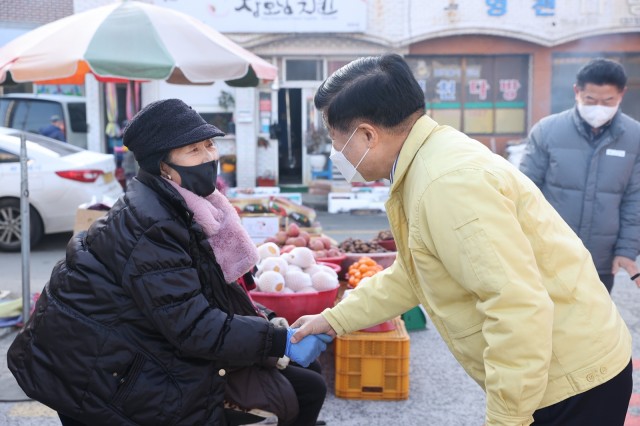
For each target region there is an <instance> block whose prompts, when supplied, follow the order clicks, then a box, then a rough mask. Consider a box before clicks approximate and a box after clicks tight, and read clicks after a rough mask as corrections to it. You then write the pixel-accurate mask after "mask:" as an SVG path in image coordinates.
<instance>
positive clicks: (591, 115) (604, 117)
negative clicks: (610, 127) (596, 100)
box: [578, 102, 618, 129]
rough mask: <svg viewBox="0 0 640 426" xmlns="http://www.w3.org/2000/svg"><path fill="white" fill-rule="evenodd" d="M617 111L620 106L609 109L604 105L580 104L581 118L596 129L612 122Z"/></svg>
mask: <svg viewBox="0 0 640 426" xmlns="http://www.w3.org/2000/svg"><path fill="white" fill-rule="evenodd" d="M617 111H618V105H616V106H612V107H608V106H604V105H583V104H582V103H580V102H578V112H579V113H580V117H582V119H583V120H584V121H586V122H587V123H589V125H590V126H591V127H593V128H594V129H597V128H599V127H601V126H602V125H603V124H605V123H607V122H608V121H609V120H611V119H612V118H613V116H614V115H616V112H617Z"/></svg>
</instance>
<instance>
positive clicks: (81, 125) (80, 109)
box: [67, 102, 87, 133]
mask: <svg viewBox="0 0 640 426" xmlns="http://www.w3.org/2000/svg"><path fill="white" fill-rule="evenodd" d="M67 109H68V110H69V119H70V120H71V130H72V131H74V132H76V133H87V106H86V105H85V104H84V102H70V103H68V104H67Z"/></svg>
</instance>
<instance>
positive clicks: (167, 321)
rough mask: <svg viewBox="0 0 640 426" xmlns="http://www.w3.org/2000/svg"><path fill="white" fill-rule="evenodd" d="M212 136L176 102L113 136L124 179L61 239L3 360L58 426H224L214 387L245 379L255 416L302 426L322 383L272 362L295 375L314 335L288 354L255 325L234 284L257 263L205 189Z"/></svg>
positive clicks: (277, 338)
mask: <svg viewBox="0 0 640 426" xmlns="http://www.w3.org/2000/svg"><path fill="white" fill-rule="evenodd" d="M222 135H223V133H222V132H221V131H220V130H218V129H217V128H216V127H214V126H212V125H210V124H208V123H206V122H205V121H204V120H203V119H202V118H201V117H200V115H199V114H198V113H196V112H195V111H194V110H193V109H191V108H190V107H189V106H188V105H186V104H184V103H183V102H182V101H180V100H178V99H168V100H162V101H158V102H155V103H152V104H150V105H148V106H147V107H145V108H144V109H143V110H142V111H140V112H139V113H138V114H137V115H136V116H135V117H134V118H133V120H132V121H131V122H130V124H129V125H128V127H127V128H126V129H125V132H124V144H125V145H126V146H127V147H128V148H129V149H130V150H131V151H132V152H133V154H134V155H135V157H136V160H137V161H138V162H139V164H140V167H141V170H140V172H139V174H138V176H137V177H136V178H135V179H134V180H133V181H132V182H131V183H130V185H129V186H128V188H127V191H126V193H125V195H124V196H123V197H122V198H121V199H120V200H119V201H118V202H117V203H116V205H115V206H114V207H113V208H112V209H111V211H110V212H109V213H108V215H107V216H106V217H105V218H103V219H100V220H99V221H97V222H96V223H94V224H93V225H92V226H91V228H90V229H89V230H88V232H86V233H84V232H83V233H80V234H78V235H76V236H74V237H73V239H72V240H71V241H70V242H69V245H68V247H67V254H66V259H65V260H64V261H61V262H59V263H58V264H57V265H56V266H55V268H54V270H53V273H52V275H51V280H50V282H49V283H48V284H47V285H46V287H45V289H44V290H43V292H42V296H41V298H40V299H39V301H38V303H37V305H36V309H35V312H34V314H33V316H32V317H31V319H30V321H29V322H28V323H27V324H26V326H25V329H24V330H23V331H22V332H21V333H20V334H19V335H18V336H17V338H16V340H15V341H14V343H13V344H12V346H11V348H10V350H9V355H8V361H9V367H10V369H11V371H12V373H13V374H14V376H15V377H16V379H17V380H18V383H19V384H20V385H21V386H22V388H23V389H24V390H25V392H26V393H27V394H28V395H29V396H31V397H32V398H34V399H37V400H39V401H41V402H43V403H44V404H46V405H48V406H50V407H52V408H53V409H55V410H57V411H58V413H59V414H60V418H61V420H62V422H63V424H65V425H66V424H90V425H125V424H126V425H129V424H137V425H161V424H167V425H168V424H171V425H225V424H227V419H226V417H225V412H224V408H223V401H224V400H225V393H226V389H227V381H228V380H234V379H233V378H234V375H235V374H236V373H238V372H241V371H246V370H243V369H245V368H255V369H256V370H255V372H259V374H260V375H261V376H260V377H267V379H268V380H266V381H265V383H264V385H265V386H266V388H265V390H264V392H270V394H269V395H260V394H258V395H246V397H247V399H250V400H251V401H255V400H256V399H257V400H265V401H266V402H265V406H262V407H258V408H261V409H264V410H267V411H270V412H276V413H277V414H278V416H279V423H280V424H282V425H284V424H291V425H293V424H295V425H313V424H315V422H316V419H317V416H318V413H319V412H320V409H321V407H322V404H323V401H324V397H325V393H326V385H325V382H324V380H323V378H322V376H321V375H320V374H318V373H317V372H316V371H313V370H311V369H306V368H302V367H300V366H296V365H290V366H288V367H287V368H285V369H284V370H279V369H276V368H275V360H277V359H278V358H281V357H283V356H285V355H286V356H287V357H289V358H291V360H293V361H294V362H296V363H297V364H298V365H302V366H308V365H309V364H310V363H311V362H312V361H313V360H314V359H315V358H316V357H317V356H318V355H319V353H320V352H321V351H322V350H324V349H325V348H326V341H327V337H328V336H321V337H320V338H318V337H314V336H310V337H308V338H305V339H304V340H303V341H302V342H300V343H297V344H292V343H291V342H290V338H291V336H292V335H293V334H294V333H295V331H296V330H294V329H290V328H288V327H277V326H276V325H274V324H273V323H271V322H270V321H268V320H267V319H266V318H265V317H263V316H261V315H260V313H259V312H258V311H257V310H256V308H255V306H254V305H253V304H252V302H251V299H250V298H249V296H248V295H247V294H246V292H245V291H244V290H243V289H242V288H241V287H240V286H239V285H238V283H237V280H239V279H240V278H241V277H243V275H245V274H246V273H247V272H248V271H250V270H251V269H252V267H253V266H254V264H255V262H256V261H257V259H258V256H257V252H256V247H255V245H254V244H252V242H251V239H250V238H249V236H248V235H247V233H246V232H245V230H244V228H242V226H241V224H240V220H239V217H238V215H237V213H236V212H235V210H234V209H233V207H232V206H231V204H230V203H229V201H228V200H227V199H226V198H225V197H224V195H222V194H220V193H219V192H218V191H216V190H215V182H216V172H217V160H218V152H217V149H216V145H215V142H214V140H213V138H214V137H217V136H222ZM247 278H249V277H247ZM270 359H271V360H273V361H274V362H272V363H270V362H268V361H269V360H270ZM263 373H264V374H263ZM256 374H258V373H256ZM243 377H247V376H243ZM250 377H253V376H250ZM261 391H262V388H261V389H260V390H257V392H261ZM247 392H256V390H255V389H247ZM243 398H244V395H242V394H238V393H237V392H236V399H243ZM233 402H235V403H237V404H238V405H241V406H242V405H243V402H244V401H233Z"/></svg>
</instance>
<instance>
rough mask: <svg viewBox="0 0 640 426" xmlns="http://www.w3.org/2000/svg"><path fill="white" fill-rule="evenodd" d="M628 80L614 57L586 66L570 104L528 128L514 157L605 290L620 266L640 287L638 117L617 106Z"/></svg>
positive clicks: (639, 138) (580, 73)
mask: <svg viewBox="0 0 640 426" xmlns="http://www.w3.org/2000/svg"><path fill="white" fill-rule="evenodd" d="M626 85H627V76H626V74H625V71H624V69H623V67H622V65H620V64H619V63H617V62H614V61H611V60H608V59H601V58H599V59H594V60H592V61H590V62H589V63H587V64H586V65H584V66H583V67H582V68H581V69H580V70H579V71H578V74H577V76H576V83H575V84H574V86H573V91H574V93H575V98H576V104H575V106H574V107H573V108H571V109H569V110H566V111H563V112H561V113H558V114H554V115H551V116H549V117H546V118H543V119H542V120H540V122H538V123H537V124H536V125H535V126H533V128H532V129H531V132H530V134H529V138H528V142H527V145H526V148H525V152H524V156H523V158H522V161H521V162H520V170H521V171H522V172H523V173H524V174H525V175H527V176H528V177H529V178H530V179H531V180H532V181H534V182H535V184H536V185H538V187H539V188H540V189H541V190H542V193H543V194H544V196H545V197H546V198H547V200H548V201H549V203H551V205H552V206H553V207H554V208H555V209H556V210H557V211H558V213H560V216H562V218H563V219H564V220H565V221H566V222H567V223H568V224H569V226H570V227H571V229H573V230H574V231H575V232H576V234H578V236H579V237H580V238H581V239H582V242H583V243H584V245H585V246H586V247H587V249H588V250H589V252H590V253H591V257H592V258H593V262H594V263H595V264H596V268H597V269H598V274H599V275H600V281H602V283H603V284H604V285H605V287H606V288H607V290H608V291H609V293H611V289H612V288H613V281H614V277H615V274H616V273H617V272H618V271H619V270H620V269H624V270H625V271H626V272H627V273H628V274H629V276H630V277H632V278H631V279H632V280H633V281H635V283H636V285H638V286H639V287H640V274H638V266H637V265H636V257H637V256H638V254H639V253H640V123H638V122H637V121H636V120H634V119H633V118H631V117H629V116H628V115H626V114H624V113H623V112H622V111H621V110H620V103H621V102H622V98H623V96H624V93H625V90H626Z"/></svg>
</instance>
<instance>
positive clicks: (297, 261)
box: [289, 247, 316, 269]
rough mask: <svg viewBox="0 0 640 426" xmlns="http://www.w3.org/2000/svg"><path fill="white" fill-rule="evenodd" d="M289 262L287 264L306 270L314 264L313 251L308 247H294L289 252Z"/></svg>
mask: <svg viewBox="0 0 640 426" xmlns="http://www.w3.org/2000/svg"><path fill="white" fill-rule="evenodd" d="M289 254H290V255H291V260H290V261H289V263H291V264H293V265H298V266H299V267H301V268H303V269H304V268H308V267H309V266H311V265H313V264H314V263H316V259H315V257H314V256H313V251H312V250H311V249H309V248H308V247H296V248H294V249H293V250H291V252H289Z"/></svg>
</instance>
